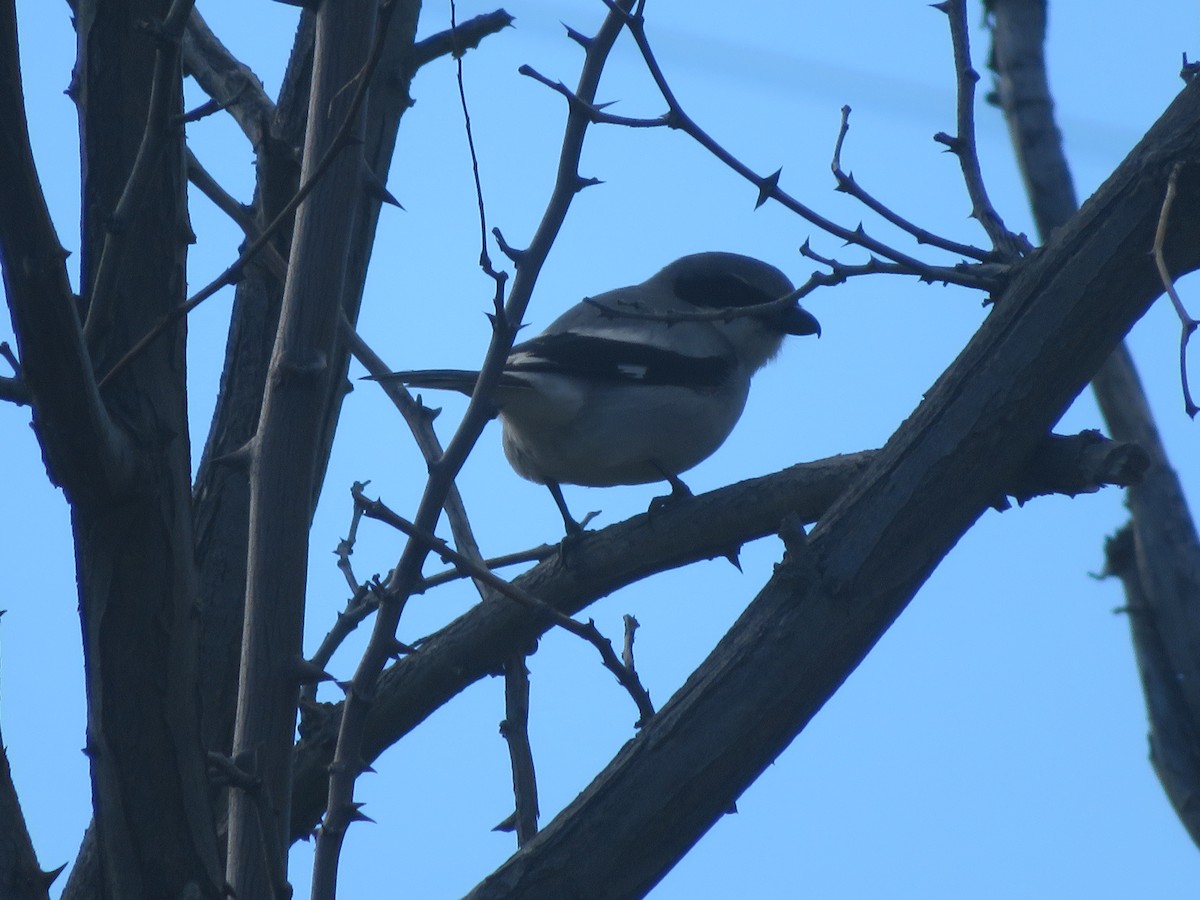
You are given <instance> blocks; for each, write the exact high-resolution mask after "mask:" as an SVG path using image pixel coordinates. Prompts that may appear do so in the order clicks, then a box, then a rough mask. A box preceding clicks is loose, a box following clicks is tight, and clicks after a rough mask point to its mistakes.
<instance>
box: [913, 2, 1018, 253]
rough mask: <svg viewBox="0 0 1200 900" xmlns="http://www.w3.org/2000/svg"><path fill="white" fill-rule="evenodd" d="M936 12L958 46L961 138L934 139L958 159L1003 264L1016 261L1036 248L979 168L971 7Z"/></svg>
mask: <svg viewBox="0 0 1200 900" xmlns="http://www.w3.org/2000/svg"><path fill="white" fill-rule="evenodd" d="M934 9H938V10H941V11H942V12H944V13H945V14H946V18H947V19H948V20H949V22H950V40H951V43H952V44H953V46H954V71H955V76H956V79H957V82H958V116H957V119H958V122H957V127H958V135H957V136H956V137H951V136H950V135H948V134H946V133H945V132H938V133H937V134H935V135H934V136H933V139H934V140H935V141H937V142H938V143H939V144H944V145H945V146H946V147H947V148H948V149H949V150H950V152H951V153H953V154H954V155H955V156H957V157H958V162H959V166H960V167H961V168H962V173H963V181H964V183H965V184H966V187H967V195H968V196H969V197H970V198H971V216H972V217H973V218H975V219H977V220H978V221H979V224H980V225H982V226H983V230H984V231H985V232H987V236H988V238H989V239H990V240H991V242H992V246H993V248H995V251H996V253H997V254H998V255H999V257H1000V258H1001V259H1003V260H1007V261H1012V260H1016V259H1019V258H1020V257H1022V256H1024V255H1026V254H1027V253H1028V252H1029V251H1030V250H1031V249H1032V247H1031V246H1030V244H1029V240H1028V239H1027V238H1025V237H1024V235H1016V234H1013V233H1012V232H1011V231H1009V230H1008V229H1007V228H1006V227H1005V225H1004V222H1003V220H1001V218H1000V214H999V213H997V212H996V208H995V207H994V206H992V201H991V200H990V199H988V194H987V188H986V187H984V184H983V171H982V169H981V168H980V166H979V154H978V152H977V151H976V143H975V84H976V82H978V81H979V73H978V72H976V71H975V69H974V67H973V66H972V65H971V46H970V39H969V37H968V34H967V4H966V2H965V0H944V2H942V3H935V4H934Z"/></svg>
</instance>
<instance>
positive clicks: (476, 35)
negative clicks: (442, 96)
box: [412, 9, 513, 70]
mask: <svg viewBox="0 0 1200 900" xmlns="http://www.w3.org/2000/svg"><path fill="white" fill-rule="evenodd" d="M512 23H513V17H512V16H510V15H509V14H508V13H507V12H505V11H504V10H502V9H497V10H495V11H493V12H490V13H483V14H482V15H479V16H475V17H474V18H471V19H467V21H465V22H462V23H461V24H457V25H454V26H453V27H451V28H447V29H446V30H445V31H439V32H437V33H436V34H431V35H430V36H429V37H427V38H425V39H424V40H420V41H417V42H416V43H415V44H414V45H413V49H412V68H413V69H414V70H415V69H419V68H421V66H424V65H427V64H428V63H431V62H433V61H434V60H435V59H437V58H438V57H441V56H447V55H451V54H453V55H454V56H456V57H461V56H462V55H463V54H464V53H465V52H466V51H467V50H469V49H473V48H475V47H478V46H479V42H480V41H482V40H483V39H484V38H485V37H487V36H488V35H490V34H496V33H497V32H500V31H503V30H504V29H505V28H507V27H508V26H510V25H512Z"/></svg>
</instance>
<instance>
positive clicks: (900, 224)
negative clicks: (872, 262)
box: [829, 106, 999, 262]
mask: <svg viewBox="0 0 1200 900" xmlns="http://www.w3.org/2000/svg"><path fill="white" fill-rule="evenodd" d="M849 132H850V107H849V106H843V107H842V125H841V127H840V128H839V129H838V136H837V141H836V142H835V143H834V146H833V160H832V162H830V164H829V168H830V170H831V171H832V172H833V177H834V179H835V180H836V181H837V190H839V191H841V192H842V193H844V194H849V195H850V196H851V197H853V198H854V199H855V200H857V201H858V202H859V203H861V204H862V205H863V206H865V207H867V208H868V209H870V210H871V211H873V212H874V213H876V214H877V215H879V216H880V217H881V218H883V219H885V220H886V221H888V222H891V223H892V224H893V225H895V226H896V227H897V228H900V229H901V230H903V231H906V232H908V233H909V234H911V235H912V236H913V238H914V239H916V242H917V243H918V244H929V245H930V246H932V247H937V248H938V249H939V250H945V251H947V252H948V253H954V254H956V255H958V256H964V257H967V258H968V259H976V260H979V261H980V262H996V261H998V260H999V255H998V254H997V253H996V251H995V250H991V251H988V250H982V249H980V248H979V247H973V246H971V245H970V244H961V243H959V242H958V241H953V240H950V239H949V238H944V237H942V236H940V235H936V234H934V233H933V232H932V231H929V230H927V229H925V228H922V227H921V226H919V225H917V224H915V223H913V222H910V221H909V220H908V219H906V218H904V217H903V216H901V215H899V214H898V213H896V212H895V211H893V210H892V209H891V208H889V207H888V206H887V205H886V204H884V203H882V202H880V201H879V200H878V199H877V198H876V197H875V196H874V195H872V194H871V193H869V192H868V191H866V190H864V189H863V187H862V186H861V185H860V184H859V183H858V182H857V181H856V180H855V178H854V174H853V173H852V172H847V171H845V170H844V169H843V168H842V146H843V144H845V142H846V135H847V134H849Z"/></svg>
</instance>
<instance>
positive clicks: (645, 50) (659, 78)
mask: <svg viewBox="0 0 1200 900" xmlns="http://www.w3.org/2000/svg"><path fill="white" fill-rule="evenodd" d="M609 7H610V9H612V8H613V6H612V4H609ZM613 14H614V15H617V14H619V13H618V12H616V11H614V13H613ZM624 21H625V25H626V27H627V28H628V29H629V32H630V34H632V35H633V38H634V41H635V42H636V43H637V46H638V50H639V51H640V52H641V55H642V59H643V60H644V61H645V63H646V67H647V69H648V70H649V71H650V75H651V77H652V78H653V79H654V83H655V85H656V86H657V88H658V90H659V93H660V94H662V97H663V99H664V100H665V101H666V103H667V108H668V110H667V112H666V113H665V114H664V115H662V116H661V117H659V118H657V119H634V118H629V117H626V116H614V115H611V114H609V113H606V112H604V111H603V109H602V108H600V107H598V106H595V105H594V104H593V103H592V102H591V101H590V100H589V99H587V98H583V97H580V96H579V95H578V94H576V93H573V92H572V91H570V89H568V88H567V87H565V86H564V85H562V83H561V82H553V81H551V80H550V79H548V78H546V77H545V76H543V75H540V74H539V73H537V72H536V71H535V70H533V69H532V68H530V67H529V66H522V67H521V68H520V69H519V70H518V71H520V73H521V74H523V75H526V76H529V77H531V78H533V79H535V80H536V81H539V82H540V83H542V84H545V85H547V86H548V87H550V88H551V89H553V90H555V91H557V92H558V93H560V94H562V95H563V96H564V97H566V98H567V100H568V102H569V103H570V107H571V111H572V113H573V114H575V113H579V114H582V115H586V116H587V117H588V119H589V120H590V121H592V122H596V123H603V124H613V125H623V126H626V127H634V128H663V127H666V128H675V129H678V130H680V131H682V132H684V134H686V135H688V136H689V137H691V138H692V140H694V141H696V142H697V143H698V144H700V146H702V147H704V149H706V150H707V151H708V152H709V153H711V154H712V155H713V156H715V157H716V158H717V159H718V160H720V161H721V162H722V163H724V164H725V165H726V166H727V167H729V168H730V169H732V170H733V171H734V172H736V173H737V174H739V175H741V176H742V177H743V178H745V179H746V180H747V181H749V182H750V183H751V184H753V185H754V186H755V187H756V188H757V189H758V192H759V195H758V202H757V204H756V206H761V205H762V204H763V203H764V202H766V200H768V199H771V200H775V201H776V202H777V203H780V204H781V205H783V206H784V207H785V208H786V209H789V210H791V211H792V212H794V213H796V214H797V215H799V216H800V217H801V218H804V219H806V220H807V221H809V222H811V223H812V224H813V225H816V226H817V227H818V228H820V229H821V230H822V231H825V232H828V233H829V234H831V235H833V236H834V237H836V238H839V239H841V240H843V241H845V242H846V243H849V244H854V245H856V246H860V247H863V248H865V249H866V250H868V251H870V252H872V253H875V254H877V255H879V256H882V257H885V258H887V259H890V260H892V261H893V262H895V263H897V264H899V265H902V266H905V267H907V268H908V270H909V272H910V273H911V274H913V275H917V276H919V277H927V276H928V277H930V280H933V281H941V280H946V281H948V282H949V283H953V284H959V285H962V286H964V287H971V288H978V287H979V284H978V282H977V281H976V280H975V279H973V278H971V277H970V276H969V275H966V274H963V273H962V271H960V270H958V269H941V270H939V271H938V274H937V275H932V274H931V267H930V266H928V265H927V264H925V263H924V262H922V261H921V260H919V259H916V258H915V257H913V256H910V255H908V254H906V253H903V252H902V251H900V250H897V249H895V248H893V247H891V246H889V245H887V244H885V243H883V242H882V241H880V240H877V239H876V238H873V237H871V236H870V235H868V234H867V233H866V231H865V230H864V229H863V228H862V226H861V225H860V226H859V227H858V228H854V229H851V228H846V227H845V226H843V225H839V224H838V223H837V222H834V221H833V220H832V219H828V218H826V217H825V216H823V215H821V214H820V213H818V212H816V211H815V210H813V209H812V208H810V207H809V206H807V205H805V204H804V203H802V202H800V201H799V200H797V199H796V198H795V197H793V196H791V195H790V194H788V193H787V192H786V191H784V190H782V189H781V188H780V187H779V176H780V172H778V171H776V172H773V173H771V174H770V175H760V174H758V173H757V172H755V171H754V170H753V169H751V168H750V167H749V166H747V165H746V164H745V163H743V162H742V161H741V160H739V159H738V158H737V157H735V156H734V155H733V154H732V153H730V152H729V151H728V150H726V149H725V148H724V147H723V146H722V145H721V144H719V143H718V142H717V141H716V140H714V139H713V137H712V136H711V135H709V134H708V133H707V132H706V131H705V130H704V129H702V128H701V127H700V126H699V125H698V124H696V122H695V121H694V120H693V119H692V118H691V117H690V116H689V115H688V114H687V113H686V112H685V111H684V109H683V107H682V105H681V104H680V103H679V100H678V99H677V98H676V97H675V94H674V91H673V90H672V89H671V87H670V85H669V84H668V83H667V80H666V76H665V75H664V74H663V71H662V68H661V67H660V66H659V64H658V60H657V58H656V57H655V54H654V51H653V49H652V48H651V46H650V43H649V40H648V39H647V37H646V33H645V22H644V20H643V19H642V17H641V16H640V15H635V14H625V15H624ZM943 276H945V277H944V278H943Z"/></svg>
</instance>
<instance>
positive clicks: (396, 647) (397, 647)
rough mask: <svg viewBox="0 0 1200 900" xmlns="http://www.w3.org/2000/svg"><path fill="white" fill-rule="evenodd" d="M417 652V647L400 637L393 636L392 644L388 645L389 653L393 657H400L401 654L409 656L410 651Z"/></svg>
mask: <svg viewBox="0 0 1200 900" xmlns="http://www.w3.org/2000/svg"><path fill="white" fill-rule="evenodd" d="M416 652H417V648H416V647H412V646H410V645H408V644H406V643H404V641H401V640H399V639H398V638H392V641H391V645H390V646H389V647H388V652H387V655H388V656H390V657H391V658H392V659H399V658H400V657H401V656H407V655H408V654H410V653H416Z"/></svg>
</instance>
